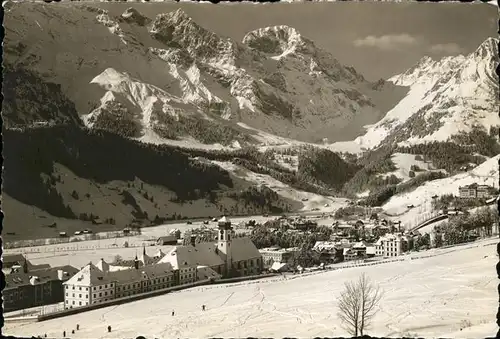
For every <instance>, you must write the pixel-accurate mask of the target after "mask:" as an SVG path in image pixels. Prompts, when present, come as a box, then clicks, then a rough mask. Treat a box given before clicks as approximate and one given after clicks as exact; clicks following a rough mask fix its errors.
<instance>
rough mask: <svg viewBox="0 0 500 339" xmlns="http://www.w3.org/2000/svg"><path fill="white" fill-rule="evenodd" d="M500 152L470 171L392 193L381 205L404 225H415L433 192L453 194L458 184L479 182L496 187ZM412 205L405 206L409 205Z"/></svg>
mask: <svg viewBox="0 0 500 339" xmlns="http://www.w3.org/2000/svg"><path fill="white" fill-rule="evenodd" d="M499 159H500V155H497V156H494V157H493V158H490V159H488V160H487V161H485V162H484V163H482V164H481V165H479V166H477V167H476V168H474V169H473V170H472V171H469V172H464V173H459V174H457V175H454V176H451V177H448V178H443V179H437V180H432V181H428V182H426V183H424V184H423V185H421V186H419V187H417V188H416V189H414V190H413V191H410V192H406V193H402V194H398V195H395V196H393V197H392V198H391V199H389V201H388V202H387V203H386V204H384V205H383V206H382V208H383V209H384V211H385V212H387V213H389V214H391V215H397V220H401V223H402V224H404V225H405V227H406V226H416V223H418V219H419V218H420V219H421V221H423V220H424V219H425V218H424V216H425V215H426V214H429V213H430V212H431V210H432V207H431V201H432V196H434V195H438V196H442V195H446V194H454V195H458V188H459V187H460V186H465V185H470V184H473V183H478V184H479V185H490V186H493V187H498V161H499ZM410 204H411V205H414V206H415V208H413V209H408V208H407V206H408V205H410Z"/></svg>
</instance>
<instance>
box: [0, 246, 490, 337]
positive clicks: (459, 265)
mask: <svg viewBox="0 0 500 339" xmlns="http://www.w3.org/2000/svg"><path fill="white" fill-rule="evenodd" d="M497 242H498V239H495V238H493V239H488V240H484V241H480V242H476V243H472V244H468V245H465V246H460V247H457V248H455V249H454V251H453V252H452V253H448V254H443V255H438V256H435V257H431V258H426V259H419V260H412V261H401V262H396V263H389V264H383V265H376V266H369V267H358V268H349V269H341V270H337V271H331V272H325V273H320V274H314V275H310V276H296V277H291V278H288V279H287V280H282V278H271V279H268V280H267V281H266V280H262V281H257V282H248V283H247V282H245V283H238V284H232V285H217V286H208V287H199V288H194V289H190V290H185V291H181V292H178V293H173V294H168V295H165V296H161V297H157V298H151V299H146V300H142V301H137V302H132V303H128V304H125V305H120V306H114V307H108V308H103V309H99V310H95V311H91V312H86V313H81V314H77V315H73V316H68V317H65V318H59V319H55V320H49V321H44V322H40V323H27V324H19V323H17V324H16V323H7V324H6V326H5V328H4V333H5V334H9V335H17V336H21V335H22V336H26V335H39V334H41V335H43V334H45V333H46V334H47V335H48V336H50V337H54V336H55V337H58V336H61V335H62V331H63V330H66V333H71V330H72V329H74V328H75V327H76V324H80V330H79V331H77V332H76V333H75V334H74V335H71V337H72V338H127V337H135V336H137V335H139V334H141V335H144V336H145V337H147V338H179V337H184V338H186V337H189V338H206V337H214V336H220V337H247V336H253V337H284V336H294V337H308V338H311V337H315V336H346V335H348V334H347V333H346V332H345V330H344V329H342V327H341V326H340V323H339V320H338V317H337V315H336V313H337V301H336V300H337V297H338V295H339V293H340V292H341V290H342V288H343V283H344V282H346V281H349V280H352V279H357V277H358V276H359V275H360V274H361V272H365V273H366V274H367V275H368V276H369V277H370V278H371V279H372V280H373V281H374V282H376V283H378V284H380V286H381V288H382V289H383V290H384V291H385V296H384V298H383V300H382V302H381V304H380V312H379V313H378V314H377V316H376V318H375V320H374V323H373V326H372V328H371V330H370V331H368V334H370V335H375V336H393V337H401V336H403V335H404V336H416V335H418V336H421V337H426V338H432V337H443V336H444V337H455V338H460V337H462V338H470V337H471V336H472V337H482V338H484V337H492V336H494V335H495V333H496V331H497V327H496V325H495V323H494V321H495V313H496V310H497V307H498V295H497V279H496V274H495V264H496V262H497V261H498V258H497V256H496V253H495V250H496V246H494V245H495V244H496V243H497ZM449 250H450V249H445V250H436V251H432V252H429V253H426V252H422V253H421V254H422V255H426V254H431V253H433V254H437V253H439V252H440V251H441V252H446V251H449ZM202 304H205V305H207V311H205V312H202V311H201V305H202ZM172 310H175V316H174V317H172V316H171V312H172ZM466 322H470V323H469V324H468V325H465V323H466ZM108 325H111V326H112V332H111V333H107V331H106V327H107V326H108ZM461 328H463V330H462V331H461V330H460V329H461Z"/></svg>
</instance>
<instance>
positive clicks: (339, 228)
mask: <svg viewBox="0 0 500 339" xmlns="http://www.w3.org/2000/svg"><path fill="white" fill-rule="evenodd" d="M283 220H284V219H280V222H281V223H283ZM269 224H272V225H276V222H271V223H269ZM400 226H401V225H400V224H398V225H397V226H394V225H390V224H389V222H388V221H387V220H381V221H380V222H379V221H378V220H377V221H374V220H369V221H364V222H363V221H361V220H357V221H355V222H352V223H344V224H340V223H338V222H335V223H334V225H332V228H333V233H332V235H331V236H330V240H328V241H317V242H316V243H315V245H314V246H313V248H312V251H311V252H312V254H313V255H315V257H316V259H317V260H316V261H319V262H322V263H324V264H331V263H336V262H340V261H349V260H365V259H368V258H372V257H375V256H377V257H396V256H399V255H402V254H403V253H405V252H407V251H409V250H411V249H412V248H413V244H414V242H415V240H414V238H415V237H417V236H419V235H420V234H419V233H418V232H412V233H409V234H404V232H401V230H400ZM292 231H294V230H292ZM299 251H300V249H299V248H296V247H294V248H279V247H277V246H274V247H270V248H263V249H260V253H261V255H262V259H263V262H264V267H265V268H268V269H271V270H277V271H287V270H295V268H294V267H293V266H294V256H295V254H296V253H298V252H299Z"/></svg>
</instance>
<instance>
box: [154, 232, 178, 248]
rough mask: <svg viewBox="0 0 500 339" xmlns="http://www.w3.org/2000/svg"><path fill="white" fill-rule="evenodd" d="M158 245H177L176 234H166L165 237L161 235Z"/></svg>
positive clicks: (157, 240)
mask: <svg viewBox="0 0 500 339" xmlns="http://www.w3.org/2000/svg"><path fill="white" fill-rule="evenodd" d="M156 245H159V246H164V245H177V238H176V236H175V234H174V235H165V236H163V237H159V238H158V239H156Z"/></svg>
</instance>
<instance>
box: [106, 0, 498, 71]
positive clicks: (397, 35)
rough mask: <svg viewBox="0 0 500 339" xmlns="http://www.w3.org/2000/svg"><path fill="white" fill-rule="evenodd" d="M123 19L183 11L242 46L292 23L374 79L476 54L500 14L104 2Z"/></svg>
mask: <svg viewBox="0 0 500 339" xmlns="http://www.w3.org/2000/svg"><path fill="white" fill-rule="evenodd" d="M102 6H103V7H104V8H106V9H109V10H110V12H111V13H112V14H116V15H119V14H121V13H122V12H123V11H124V10H125V9H126V8H128V7H131V6H134V7H136V8H137V9H138V10H139V11H140V12H141V13H143V14H145V15H147V16H149V17H151V18H153V17H154V16H155V15H156V14H159V13H165V12H169V11H172V10H175V9H177V8H183V9H184V10H185V11H186V13H187V14H188V15H189V16H191V17H192V18H193V19H194V20H195V21H196V22H197V23H198V24H199V25H201V26H203V27H205V28H207V29H209V30H211V31H213V32H215V33H217V34H221V35H225V36H228V37H231V38H233V39H236V40H238V41H241V39H242V38H243V36H244V35H245V34H246V33H247V32H249V31H251V30H254V29H257V28H260V27H265V26H273V25H289V26H292V27H294V28H296V29H298V30H299V32H300V33H301V34H302V35H303V36H306V37H308V38H310V39H312V40H313V41H314V42H315V43H316V44H317V45H318V46H319V47H322V48H324V49H326V50H328V51H330V52H331V53H332V54H333V55H334V57H336V58H337V59H338V60H339V61H340V62H342V63H343V64H345V65H349V66H353V67H354V68H356V70H358V71H359V72H360V73H362V74H363V75H364V76H365V77H366V78H368V79H370V80H378V79H379V78H389V77H391V76H392V75H394V74H398V73H401V72H404V71H405V70H406V69H408V68H410V67H411V66H413V65H414V64H415V63H417V62H418V60H420V59H421V58H422V57H423V56H430V57H432V58H435V59H439V58H441V57H443V56H450V55H457V54H467V53H470V52H473V51H474V50H475V49H476V48H477V47H478V46H479V45H480V44H481V42H483V41H484V40H486V38H488V37H497V36H498V35H497V31H498V22H497V19H498V9H497V8H496V6H491V5H488V4H482V3H476V4H470V3H416V2H413V3H388V2H383V3H380V2H379V3H368V2H356V3H355V2H336V3H331V2H330V3H325V2H321V3H313V2H310V3H281V4H277V3H274V4H271V3H268V4H264V3H263V4H259V3H256V4H252V3H246V4H245V3H233V4H218V5H213V4H210V3H205V4H203V3H194V4H193V3H142V4H130V3H129V4H117V3H112V4H110V3H104V4H102Z"/></svg>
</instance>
